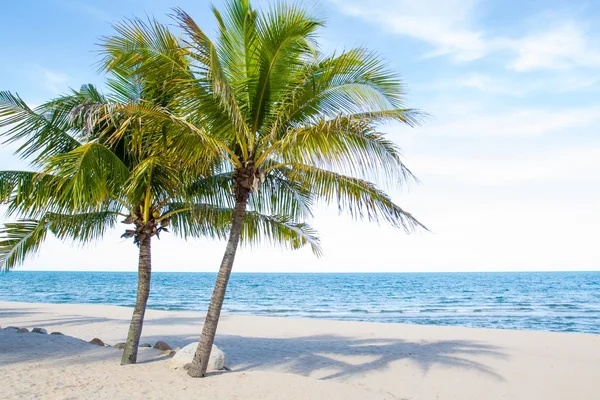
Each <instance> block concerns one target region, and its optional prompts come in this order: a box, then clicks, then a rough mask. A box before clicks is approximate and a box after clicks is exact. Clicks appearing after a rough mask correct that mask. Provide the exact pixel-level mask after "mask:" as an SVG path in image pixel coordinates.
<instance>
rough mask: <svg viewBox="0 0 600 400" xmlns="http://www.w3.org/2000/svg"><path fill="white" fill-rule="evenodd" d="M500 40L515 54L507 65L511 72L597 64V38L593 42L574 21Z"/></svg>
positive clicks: (599, 42)
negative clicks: (524, 35) (519, 36)
mask: <svg viewBox="0 0 600 400" xmlns="http://www.w3.org/2000/svg"><path fill="white" fill-rule="evenodd" d="M503 43H504V45H505V46H506V47H507V48H509V49H512V50H513V51H514V52H515V53H516V58H515V60H514V61H512V62H511V63H510V64H509V68H511V69H514V70H515V71H531V70H534V69H543V68H548V69H571V68H573V67H578V66H582V67H598V66H600V50H599V48H600V41H597V42H596V43H594V42H593V40H592V38H591V37H588V36H587V35H586V34H585V32H584V31H583V30H582V28H581V27H580V26H578V25H577V24H575V23H574V22H566V23H563V24H562V25H558V26H553V27H552V28H551V29H549V30H547V31H542V32H536V33H533V34H531V35H528V36H526V37H523V38H521V39H518V40H505V41H503Z"/></svg>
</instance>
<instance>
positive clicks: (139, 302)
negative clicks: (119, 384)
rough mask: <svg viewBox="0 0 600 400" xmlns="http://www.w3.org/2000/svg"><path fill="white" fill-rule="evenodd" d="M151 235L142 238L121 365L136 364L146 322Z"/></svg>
mask: <svg viewBox="0 0 600 400" xmlns="http://www.w3.org/2000/svg"><path fill="white" fill-rule="evenodd" d="M150 241H151V237H150V235H143V238H141V240H140V258H139V265H138V289H137V299H136V301H135V308H134V309H133V316H132V317H131V324H130V325H129V333H128V334H127V342H126V344H125V350H124V351H123V358H121V365H126V364H135V362H136V361H137V353H138V346H139V344H140V337H141V336H142V326H143V324H144V314H145V313H146V303H147V302H148V295H149V294H150V275H151V273H152V260H151V256H150V251H151V248H150Z"/></svg>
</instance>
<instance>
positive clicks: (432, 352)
mask: <svg viewBox="0 0 600 400" xmlns="http://www.w3.org/2000/svg"><path fill="white" fill-rule="evenodd" d="M0 313H2V314H4V315H2V316H3V317H7V316H9V315H10V314H12V312H10V311H8V310H2V311H0ZM25 313H27V312H23V311H18V312H15V313H14V314H15V315H16V314H20V315H23V314H25ZM31 314H34V313H33V312H32V313H31ZM45 317H46V318H43V319H40V320H38V321H36V323H37V324H39V326H44V322H45V323H48V324H53V325H78V324H89V323H93V322H111V321H113V320H111V319H110V318H94V317H91V318H88V317H83V316H69V317H68V316H64V317H57V318H51V319H48V318H47V315H45ZM227 318H228V316H224V317H223V320H225V319H227ZM113 322H117V320H114V321H113ZM118 322H119V323H120V324H123V337H125V335H126V331H127V325H128V321H123V320H118ZM202 322H203V320H202V318H199V317H197V316H190V317H171V316H169V317H165V318H152V319H149V320H147V321H146V324H147V325H163V326H164V325H182V324H183V325H188V324H189V325H192V326H197V332H198V335H162V336H154V335H142V342H149V343H153V342H154V341H157V340H164V341H166V342H167V343H169V344H171V346H172V347H176V346H178V347H183V346H185V345H187V344H189V343H191V342H195V341H198V339H199V333H200V331H201V329H202ZM194 330H196V329H194ZM26 335H27V334H26ZM29 335H31V334H29ZM65 339H67V338H65ZM53 340H58V339H56V338H55V339H53ZM68 340H77V339H73V338H68ZM36 342H37V341H36ZM215 344H217V345H218V346H219V347H220V348H221V349H222V350H223V351H224V352H225V353H226V354H227V358H228V363H227V364H228V367H230V368H231V369H232V370H233V371H236V372H240V371H249V370H275V369H276V370H278V371H283V372H289V373H294V374H299V375H303V376H309V375H313V374H316V375H317V376H318V377H319V378H320V379H341V380H344V379H346V378H350V377H352V376H360V375H363V374H366V373H369V372H376V371H383V370H385V369H387V368H388V367H389V366H390V364H392V363H395V362H398V361H401V360H405V361H410V362H412V363H414V364H416V365H418V367H419V368H420V369H421V371H422V372H423V374H427V373H428V371H429V370H430V369H431V368H432V367H434V366H446V367H452V368H461V369H466V370H474V371H478V372H481V373H483V374H485V375H487V376H489V377H491V378H493V379H497V380H503V377H502V376H500V375H499V374H498V373H497V372H496V371H495V370H494V369H493V368H491V367H489V366H488V365H486V364H485V363H484V362H482V361H478V360H476V359H478V358H479V359H480V358H481V357H485V358H487V359H489V358H497V359H507V355H506V354H505V353H503V352H502V351H501V349H500V348H498V347H495V346H492V345H489V344H485V343H482V342H476V341H470V340H443V341H430V342H426V341H422V342H410V341H405V340H402V339H398V338H393V339H383V338H371V339H364V338H351V337H347V336H337V335H321V336H306V337H294V338H276V337H273V338H269V337H248V336H233V335H218V336H217V338H216V341H215ZM49 345H51V344H49ZM59 347H61V348H57V350H56V351H53V350H52V349H45V350H44V351H42V352H38V353H36V352H31V351H28V350H21V351H25V353H26V354H21V355H19V354H15V351H17V352H18V350H17V349H8V348H6V347H5V346H2V343H1V341H0V358H3V359H4V360H3V361H4V363H12V362H22V361H28V360H31V361H34V360H37V361H39V360H40V358H62V357H67V356H73V354H75V353H78V352H80V353H81V354H80V355H81V357H85V358H88V357H90V358H95V359H104V358H109V357H115V355H114V354H112V353H113V352H112V351H111V352H98V351H97V350H98V349H96V348H94V347H95V346H92V345H88V344H87V343H85V345H84V346H81V345H77V346H72V347H71V348H70V350H69V351H68V352H65V350H64V349H62V346H59ZM113 350H115V351H116V349H113ZM2 353H4V354H2ZM117 358H118V357H117ZM151 361H153V360H146V362H151Z"/></svg>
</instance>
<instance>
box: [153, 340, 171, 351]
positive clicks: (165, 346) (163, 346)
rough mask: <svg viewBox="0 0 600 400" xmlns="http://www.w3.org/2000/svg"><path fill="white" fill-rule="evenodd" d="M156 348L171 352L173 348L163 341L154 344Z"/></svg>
mask: <svg viewBox="0 0 600 400" xmlns="http://www.w3.org/2000/svg"><path fill="white" fill-rule="evenodd" d="M154 348H155V349H158V350H160V351H165V350H171V346H169V345H168V344H167V343H166V342H163V341H162V340H159V341H158V342H156V343H154Z"/></svg>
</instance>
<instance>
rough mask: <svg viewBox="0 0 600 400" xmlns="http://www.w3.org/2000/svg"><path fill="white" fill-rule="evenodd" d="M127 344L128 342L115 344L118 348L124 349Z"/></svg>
mask: <svg viewBox="0 0 600 400" xmlns="http://www.w3.org/2000/svg"><path fill="white" fill-rule="evenodd" d="M125 345H126V343H117V344H115V347H116V348H117V349H121V350H123V349H124V348H125Z"/></svg>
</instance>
